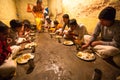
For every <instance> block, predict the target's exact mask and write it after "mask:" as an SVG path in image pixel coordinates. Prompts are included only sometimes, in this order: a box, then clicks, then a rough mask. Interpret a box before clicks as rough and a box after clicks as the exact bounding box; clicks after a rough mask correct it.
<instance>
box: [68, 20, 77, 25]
mask: <svg viewBox="0 0 120 80" xmlns="http://www.w3.org/2000/svg"><path fill="white" fill-rule="evenodd" d="M76 24H77V21H76V19H71V20H70V22H69V25H76Z"/></svg>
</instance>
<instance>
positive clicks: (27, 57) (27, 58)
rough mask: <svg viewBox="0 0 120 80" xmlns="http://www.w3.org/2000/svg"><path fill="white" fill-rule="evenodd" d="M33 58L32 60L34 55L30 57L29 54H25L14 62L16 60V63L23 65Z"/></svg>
mask: <svg viewBox="0 0 120 80" xmlns="http://www.w3.org/2000/svg"><path fill="white" fill-rule="evenodd" d="M33 58H34V55H32V54H31V53H26V54H23V55H21V56H19V57H18V58H17V59H16V60H17V63H20V64H23V63H27V62H28V60H30V59H33Z"/></svg>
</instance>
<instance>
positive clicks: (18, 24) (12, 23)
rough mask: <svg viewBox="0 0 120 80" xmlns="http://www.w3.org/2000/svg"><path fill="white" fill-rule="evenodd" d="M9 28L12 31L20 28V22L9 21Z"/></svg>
mask: <svg viewBox="0 0 120 80" xmlns="http://www.w3.org/2000/svg"><path fill="white" fill-rule="evenodd" d="M10 26H11V28H12V29H15V28H16V27H21V26H22V22H21V21H19V20H15V19H12V20H11V21H10Z"/></svg>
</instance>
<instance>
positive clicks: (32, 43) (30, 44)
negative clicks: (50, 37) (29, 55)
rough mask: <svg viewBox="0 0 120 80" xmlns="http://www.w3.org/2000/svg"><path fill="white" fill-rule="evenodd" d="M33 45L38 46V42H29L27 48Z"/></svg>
mask: <svg viewBox="0 0 120 80" xmlns="http://www.w3.org/2000/svg"><path fill="white" fill-rule="evenodd" d="M32 46H35V47H36V46H37V43H35V42H31V43H28V44H26V45H25V48H31V47H32Z"/></svg>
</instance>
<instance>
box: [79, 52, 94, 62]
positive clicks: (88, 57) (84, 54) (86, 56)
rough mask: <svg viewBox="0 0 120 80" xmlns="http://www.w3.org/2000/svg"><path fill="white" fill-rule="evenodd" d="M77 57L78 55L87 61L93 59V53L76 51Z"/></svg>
mask: <svg viewBox="0 0 120 80" xmlns="http://www.w3.org/2000/svg"><path fill="white" fill-rule="evenodd" d="M77 57H79V58H80V59H83V60H87V61H91V60H95V55H94V54H93V53H89V52H81V51H80V52H78V53H77Z"/></svg>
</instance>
